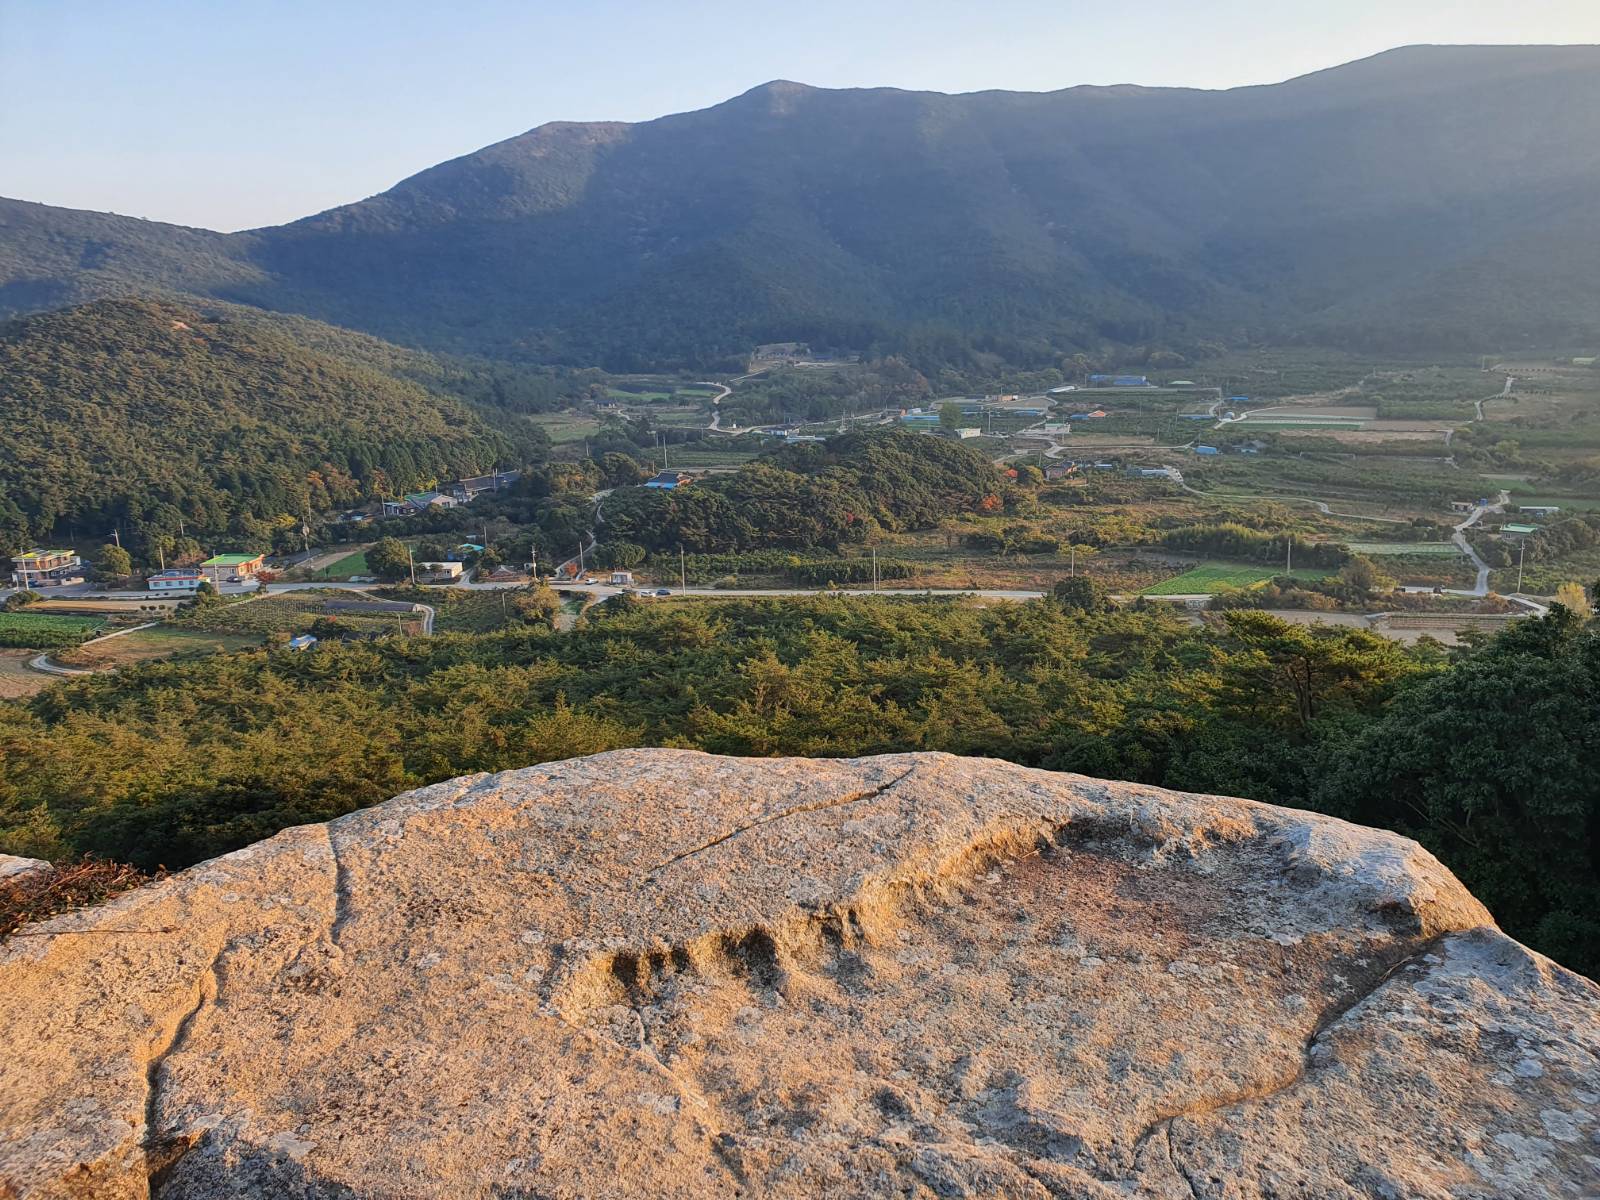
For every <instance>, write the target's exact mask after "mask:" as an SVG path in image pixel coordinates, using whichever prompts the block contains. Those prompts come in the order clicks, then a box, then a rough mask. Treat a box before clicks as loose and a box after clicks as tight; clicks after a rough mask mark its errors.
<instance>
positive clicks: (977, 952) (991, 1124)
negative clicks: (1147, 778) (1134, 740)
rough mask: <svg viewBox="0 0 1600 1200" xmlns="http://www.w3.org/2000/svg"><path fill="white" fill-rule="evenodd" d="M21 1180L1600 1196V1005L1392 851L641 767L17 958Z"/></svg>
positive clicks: (900, 762) (1140, 812)
mask: <svg viewBox="0 0 1600 1200" xmlns="http://www.w3.org/2000/svg"><path fill="white" fill-rule="evenodd" d="M0 995H3V996H4V998H5V1004H4V1010H3V1012H0V1047H3V1049H4V1051H5V1053H4V1054H3V1055H0V1196H10V1195H17V1196H23V1197H35V1196H39V1197H43V1196H50V1197H58V1196H62V1197H65V1196H73V1197H80V1196H96V1197H100V1196H106V1197H135V1196H146V1195H149V1194H157V1195H160V1196H163V1197H215V1196H252V1197H254V1196H260V1197H267V1196H272V1197H277V1196H328V1197H401V1196H405V1197H410V1196H429V1197H434V1196H437V1197H446V1196H448V1197H467V1196H484V1197H490V1196H493V1197H529V1198H531V1197H542V1198H551V1200H553V1198H557V1197H634V1196H637V1197H684V1198H688V1197H730V1198H731V1197H736V1196H746V1197H802V1196H804V1197H813V1196H827V1197H835V1196H896V1197H905V1196H910V1197H959V1196H971V1197H1030V1198H1033V1197H1037V1198H1040V1200H1043V1198H1046V1197H1084V1198H1099V1200H1111V1198H1113V1197H1116V1198H1126V1197H1128V1196H1139V1197H1173V1198H1177V1200H1191V1198H1193V1197H1230V1198H1256V1197H1262V1198H1264V1197H1397V1198H1398V1197H1412V1198H1423V1197H1429V1198H1431V1197H1446V1196H1449V1197H1485V1198H1487V1197H1525V1196H1561V1197H1576V1196H1594V1195H1597V1194H1600V1157H1597V1156H1600V1142H1597V1132H1600V1122H1597V1120H1596V1114H1595V1111H1594V1106H1595V1105H1596V1103H1597V1101H1600V1062H1597V1053H1600V990H1597V989H1596V987H1595V986H1594V985H1593V984H1591V983H1590V982H1589V981H1587V980H1585V979H1583V978H1581V977H1579V976H1576V975H1573V974H1571V973H1569V972H1567V971H1565V970H1563V969H1562V968H1560V967H1558V966H1556V965H1554V964H1553V963H1551V962H1549V961H1548V960H1546V959H1544V958H1542V957H1540V956H1539V955H1537V954H1534V953H1532V952H1531V951H1529V950H1526V949H1524V948H1523V947H1522V946H1520V945H1518V944H1517V943H1515V942H1513V941H1511V940H1509V939H1508V938H1506V937H1505V936H1504V935H1502V934H1501V933H1500V932H1499V931H1498V930H1497V929H1496V928H1495V927H1494V925H1493V923H1492V921H1491V919H1490V917H1489V915H1488V913H1486V912H1485V911H1484V909H1483V908H1482V906H1481V905H1480V904H1478V902H1477V901H1476V900H1474V899H1473V898H1472V896H1471V895H1469V894H1468V893H1467V892H1466V891H1465V890H1464V889H1463V888H1462V887H1461V885H1460V884H1459V883H1458V882H1457V881H1456V880H1455V879H1454V877H1453V876H1451V875H1450V873H1449V872H1448V871H1446V870H1445V869H1444V868H1443V867H1442V866H1440V864H1439V863H1438V862H1437V861H1435V860H1434V859H1433V858H1432V857H1431V856H1430V855H1428V854H1427V853H1426V852H1425V851H1423V850H1422V849H1421V848H1419V847H1418V846H1416V845H1415V844H1414V843H1411V842H1408V841H1405V840H1404V839H1401V838H1398V837H1395V836H1392V835H1389V834H1384V833H1378V832H1375V831H1372V830H1367V829H1361V828H1358V827H1355V826H1351V825H1346V824H1343V823H1341V822H1338V821H1333V820H1330V819H1326V818H1322V817H1317V816H1314V815H1311V814H1307V813H1300V812H1293V811H1289V810H1285V809H1278V808H1272V807H1269V806H1265V805H1260V804H1254V803H1251V802H1248V801H1243V800H1231V799H1222V798H1217V797H1210V796H1192V795H1185V794H1180V793H1173V792H1163V791H1159V790H1155V789H1150V788H1143V787H1139V786H1135V785H1130V784H1116V783H1102V782H1098V781H1095V780H1090V779H1085V778H1082V777H1078V776H1069V775H1057V774H1051V773H1047V772H1042V771H1032V770H1026V769H1023V768H1019V767H1015V766H1010V765H1007V764H1002V763H995V762H987V761H982V760H972V759H958V758H952V757H949V756H946V755H895V756H888V757H883V758H874V759H862V760H856V761H808V760H801V759H779V760H747V759H723V758H714V757H710V756H707V755H703V754H696V753H689V752H678V751H623V752H618V753H614V754H605V755H599V756H596V757H594V758H589V759H580V760H575V761H571V762H563V763H551V764H546V765H544V766H541V767H535V768H530V769H528V770H523V771H514V772H509V773H506V774H503V775H497V776H487V777H483V776H479V777H473V778H466V779H459V780H455V781H453V782H450V783H445V784H440V785H437V786H434V787H429V788H424V789H421V790H420V791H416V792H412V793H409V794H407V795H404V796H400V797H398V798H396V799H394V800H392V801H390V802H388V803H386V804H381V805H378V806H377V807H375V808H371V809H367V810H365V811H362V812H357V813H354V814H351V815H350V816H347V817H344V818H342V819H340V820H337V821H333V822H331V823H329V824H327V825H314V826H306V827H302V828H298V829H291V830H288V831H286V832H284V833H282V834H279V835H278V836H277V837H274V838H272V839H270V840H268V841H265V842H262V843H260V844H258V845H255V846H252V847H249V848H248V849H245V850H242V851H239V852H238V853H236V854H231V855H228V856H227V857H225V858H220V859H216V860H213V861H211V862H208V863H203V864H201V865H200V866H198V867H195V868H193V869H191V870H189V871H186V872H184V873H182V874H180V875H176V876H173V877H171V878H169V879H167V880H165V881H163V882H160V883H157V884H154V885H151V886H149V887H146V888H144V889H141V890H140V891H137V892H134V893H131V894H129V895H127V896H125V897H122V898H119V899H118V900H116V901H114V902H112V903H109V904H107V905H105V906H103V907H101V908H97V909H94V910H91V911H89V912H85V913H79V914H74V915H72V916H69V917H63V918H58V919H56V920H54V921H51V922H49V923H46V924H42V925H37V926H34V927H32V928H30V929H28V930H25V931H24V932H23V935H21V936H19V937H17V938H15V939H14V940H12V941H11V942H10V943H9V944H7V945H6V946H5V947H4V948H3V949H0Z"/></svg>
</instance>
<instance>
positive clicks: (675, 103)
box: [0, 0, 1600, 229]
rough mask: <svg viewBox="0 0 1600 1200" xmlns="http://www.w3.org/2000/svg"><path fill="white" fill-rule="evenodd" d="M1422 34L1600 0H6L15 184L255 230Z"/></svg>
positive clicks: (1587, 33) (1549, 33) (1330, 58)
mask: <svg viewBox="0 0 1600 1200" xmlns="http://www.w3.org/2000/svg"><path fill="white" fill-rule="evenodd" d="M1414 42H1502V43H1503V42H1600V0H1332V2H1329V0H1314V2H1309V0H1121V2H1120V3H1112V4H1108V3H1106V2H1105V0H1094V2H1092V3H1086V2H1082V0H984V2H983V3H974V2H973V0H964V2H961V3H957V2H955V0H883V2H878V0H808V2H802V0H795V2H791V3H783V4H769V3H763V2H759V0H753V2H744V3H735V2H733V0H649V2H646V0H588V2H584V0H564V2H560V3H552V2H550V0H536V2H531V3H513V2H511V0H426V2H424V0H386V2H381V3H380V2H375V0H321V2H320V3H312V2H307V0H254V2H253V3H250V2H241V0H204V2H202V0H0V195H5V196H11V197H16V198H20V199H27V200H40V201H44V202H46V203H50V204H61V205H69V206H72V207H77V208H92V209H102V210H106V211H113V212H121V213H127V214H131V215H134V216H141V217H151V218H156V219H160V220H167V221H176V222H179V223H183V224H191V225H202V226H207V227H210V228H213V229H240V228H248V227H251V226H255V225H263V224H271V223H276V222H279V221H285V220H291V219H293V218H295V217H299V216H304V215H306V214H307V213H311V212H316V211H319V210H321V209H324V208H328V207H330V206H332V205H335V204H340V203H344V202H346V201H350V200H356V199H359V198H361V197H363V196H367V195H371V194H372V193H374V192H378V191H382V190H383V189H384V188H387V187H389V186H390V185H392V184H393V183H395V182H396V181H398V180H400V179H402V178H404V177H405V176H407V175H410V174H412V173H413V172H415V171H418V170H421V169H422V168H424V167H427V166H429V165H431V164H433V163H435V162H438V161H440V160H442V159H446V158H452V157H455V156H456V155H459V154H464V153H467V152H469V151H471V150H474V149H476V148H477V147H479V146H483V145H486V144H488V143H489V142H493V141H497V140H499V139H501V138H504V137H509V136H511V135H512V134H516V133H520V132H522V131H523V130H525V129H529V128H532V127H533V126H535V125H539V124H542V123H544V122H545V121H551V120H601V119H609V120H643V119H648V118H650V117H655V116H660V115H662V114H664V113H669V112H681V111H684V110H686V109H693V108H701V107H704V106H706V105H708V104H714V103H716V102H717V101H719V100H724V99H726V98H728V97H729V96H733V95H736V94H738V93H739V92H742V91H745V90H746V89H748V88H750V87H752V86H754V85H756V84H758V83H762V82H765V81H766V80H769V79H779V78H782V79H797V80H800V81H802V82H805V83H811V84H816V85H818V86H831V87H852V86H876V85H889V86H896V87H908V88H930V89H936V90H940V91H953V92H960V91H973V90H978V89H982V88H1015V89H1021V90H1030V91H1033V90H1049V89H1053V88H1058V87H1067V86H1071V85H1073V84H1078V83H1143V84H1167V85H1183V86H1189V87H1231V86H1236V85H1239V84H1246V83H1268V82H1274V81H1276V80H1280V79H1284V78H1288V77H1290V76H1294V75H1298V74H1303V73H1305V72H1307V71H1313V70H1317V69H1319V68H1322V67H1326V66H1332V65H1334V64H1336V63H1339V62H1343V61H1347V60H1349V59H1352V58H1360V57H1363V56H1365V55H1367V54H1372V53H1375V52H1377V51H1379V50H1383V49H1387V48H1389V47H1391V46H1396V45H1404V44H1409V43H1414Z"/></svg>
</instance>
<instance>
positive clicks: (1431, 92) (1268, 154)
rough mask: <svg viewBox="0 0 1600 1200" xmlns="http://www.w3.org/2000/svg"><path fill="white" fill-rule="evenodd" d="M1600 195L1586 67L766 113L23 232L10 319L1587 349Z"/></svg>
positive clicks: (727, 347) (1599, 100)
mask: <svg viewBox="0 0 1600 1200" xmlns="http://www.w3.org/2000/svg"><path fill="white" fill-rule="evenodd" d="M1597 189H1600V48H1596V47H1412V48H1408V49H1403V50H1396V51H1391V52H1389V53H1386V54H1382V55H1378V56H1377V57H1375V58H1372V59H1367V60H1364V61H1361V62H1357V63H1351V64H1348V65H1346V66H1343V67H1338V68H1335V69H1332V70H1328V71H1323V72H1319V73H1317V74H1314V75H1309V76H1304V77H1302V78H1298V79H1293V80H1290V81H1288V82H1286V83H1282V84H1277V85H1273V86H1267V87H1249V88H1238V89H1234V90H1231V91H1225V92H1204V91H1194V90H1186V89H1161V88H1141V87H1078V88H1070V89H1067V90H1064V91H1059V92H1052V93H1045V94H1032V93H1014V92H982V93H974V94H970V95H959V96H952V95H943V94H938V93H928V92H904V91H896V90H892V89H867V90H844V91H828V90H822V89H816V88H810V87H805V86H803V85H801V84H795V83H772V84H768V85H765V86H763V87H760V88H756V89H755V90H753V91H751V92H749V93H746V94H745V95H743V96H740V97H738V98H736V99H733V100H730V101H728V102H727V103H725V104H721V105H718V106H716V107H714V108H710V109H706V110H704V111H701V112H693V113H686V114H681V115H677V116H671V117H665V118H662V119H660V120H656V121H650V122H645V123H642V124H636V125H624V124H614V123H603V124H566V123H562V124H552V125H546V126H542V127H540V128H538V129H534V130H532V131H531V132H529V133H526V134H523V135H521V136H518V137H514V138H511V139H509V140H507V141H504V142H501V143H498V144H496V145H493V146H490V147H488V148H486V149H484V150H480V151H478V152H477V153H475V154H469V155H467V156H465V157H463V158H459V159H455V160H453V161H451V162H447V163H443V164H441V165H439V166H436V167H433V168H431V169H429V170H426V171H423V172H422V173H420V174H418V175H415V176H413V177H412V178H410V179H407V180H405V181H404V182H402V183H400V184H399V185H397V186H396V187H394V188H392V189H390V190H389V191H387V192H385V193H383V194H382V195H379V196H375V197H373V198H371V199H368V200H364V201H361V202H359V203H356V204H351V205H348V206H345V207H343V208H337V209H333V210H331V211H329V212H325V213H322V214H319V215H317V216H314V217H309V218H307V219H305V220H302V221H298V222H295V223H293V224H290V225H286V226H282V227H278V228H272V229H263V230H257V231H253V232H249V233H243V234H236V235H231V236H222V235H214V234H208V233H205V232H203V231H196V230H184V229H177V228H175V227H171V226H161V225H156V224H153V223H148V222H138V221H131V220H128V219H125V218H111V217H106V216H103V215H99V214H89V213H77V212H70V211H66V210H60V209H49V208H44V207H43V206H38V205H25V204H20V203H14V202H4V203H3V204H0V304H4V305H7V306H9V307H11V308H12V309H14V310H15V309H29V308H38V307H43V306H47V305H50V304H55V303H59V302H62V301H63V300H66V299H74V298H78V297H81V296H82V295H84V294H103V293H106V292H112V291H118V290H125V289H128V288H134V287H157V288H165V289H175V290H179V291H189V292H195V293H200V294H205V295H208V296H214V297H221V298H226V299H230V300H236V301H242V302H246V303H250V304H255V305H260V306H263V307H267V308H272V309H278V310H287V311H294V312H300V313H305V314H309V315H312V316H315V317H318V318H320V319H324V320H329V321H333V322H335V323H337V324H341V325H346V326H350V327H354V328H360V329H365V330H369V331H372V332H375V333H378V334H380V335H382V336H385V337H388V338H391V339H395V340H400V341H405V342H409V343H412V344H417V345H426V346H431V347H435V348H444V349H453V350H470V351H475V352H490V353H494V354H498V355H504V356H508V357H532V358H540V357H553V358H556V359H564V360H567V361H576V362H600V363H604V364H608V365H614V366H624V367H628V366H634V365H638V364H644V363H649V364H652V365H657V366H659V365H667V364H670V363H672V362H676V361H682V362H696V363H708V362H718V361H722V360H725V359H727V358H730V357H731V356H734V355H737V354H741V353H743V352H744V351H745V350H747V349H748V348H749V346H750V345H751V344H752V343H756V342H760V341H766V340H788V339H794V338H799V339H807V340H810V341H812V342H814V343H820V344H825V345H833V346H838V347H842V348H849V349H858V350H878V351H890V350H892V351H895V352H899V353H903V354H907V355H908V356H910V357H911V358H912V359H913V360H914V361H927V360H930V359H941V358H942V359H946V360H948V359H950V358H951V357H957V356H960V355H961V354H963V353H966V352H968V351H969V350H970V349H971V348H972V347H973V346H980V347H984V348H987V349H990V350H997V351H999V352H1001V353H1002V354H1004V355H1006V356H1007V357H1009V358H1011V359H1012V360H1014V361H1016V360H1027V359H1040V358H1043V357H1046V356H1048V355H1050V354H1060V353H1062V352H1070V351H1071V350H1072V349H1074V348H1085V349H1087V348H1092V347H1098V346H1101V345H1104V344H1106V343H1123V344H1131V343H1139V344H1151V343H1159V344H1164V345H1168V346H1174V347H1177V348H1179V349H1182V348H1184V347H1186V346H1188V345H1191V344H1193V343H1195V342H1197V341H1201V340H1206V339H1214V338H1228V337H1233V336H1236V335H1237V334H1239V333H1240V332H1245V333H1248V334H1250V335H1253V336H1257V337H1260V338H1264V339H1273V340H1291V339H1301V340H1307V341H1317V342H1322V343H1328V344H1333V343H1338V344H1346V345H1351V346H1360V347H1371V348H1375V349H1380V348H1394V347H1397V346H1401V345H1404V347H1406V348H1408V349H1411V348H1417V347H1421V346H1428V347H1435V346H1436V347H1440V348H1462V347H1469V346H1470V347H1473V348H1478V347H1483V346H1488V347H1490V348H1495V347H1500V348H1505V347H1508V346H1512V345H1517V344H1534V343H1538V344H1543V345H1551V344H1556V343H1565V342H1573V343H1578V344H1582V343H1587V342H1592V341H1593V340H1594V337H1595V331H1596V327H1597V325H1600V292H1597V289H1595V287H1594V285H1593V281H1594V280H1595V279H1596V278H1597V277H1600V207H1597V206H1596V205H1595V204H1594V203H1593V197H1594V195H1595V194H1596V192H1597Z"/></svg>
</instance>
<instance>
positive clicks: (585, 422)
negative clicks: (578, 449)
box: [528, 413, 600, 446]
mask: <svg viewBox="0 0 1600 1200" xmlns="http://www.w3.org/2000/svg"><path fill="white" fill-rule="evenodd" d="M528 420H529V421H531V422H533V424H535V425H538V426H541V427H542V428H543V429H544V431H545V434H546V436H548V437H549V439H550V444H551V445H552V446H560V445H565V444H570V443H572V442H581V441H583V439H584V438H586V437H588V436H589V435H590V434H592V433H594V432H595V430H597V429H599V428H600V422H599V421H597V420H595V419H594V418H593V417H585V416H579V415H577V414H575V413H545V414H540V415H539V416H532V417H529V418H528Z"/></svg>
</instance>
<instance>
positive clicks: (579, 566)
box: [578, 538, 583, 575]
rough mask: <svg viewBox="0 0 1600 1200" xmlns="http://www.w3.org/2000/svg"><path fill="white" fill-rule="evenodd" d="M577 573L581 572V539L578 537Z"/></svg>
mask: <svg viewBox="0 0 1600 1200" xmlns="http://www.w3.org/2000/svg"><path fill="white" fill-rule="evenodd" d="M578 574H579V575H582V574H583V539H582V538H579V539H578Z"/></svg>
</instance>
